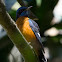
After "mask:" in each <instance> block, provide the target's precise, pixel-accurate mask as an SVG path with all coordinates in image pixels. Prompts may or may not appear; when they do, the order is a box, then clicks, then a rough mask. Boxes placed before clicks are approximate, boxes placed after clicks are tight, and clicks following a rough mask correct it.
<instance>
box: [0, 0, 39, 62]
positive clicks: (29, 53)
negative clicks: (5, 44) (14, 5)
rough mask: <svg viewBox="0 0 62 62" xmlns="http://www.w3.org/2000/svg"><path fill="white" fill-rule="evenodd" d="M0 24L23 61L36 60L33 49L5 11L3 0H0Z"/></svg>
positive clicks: (35, 61) (32, 61) (33, 61)
mask: <svg viewBox="0 0 62 62" xmlns="http://www.w3.org/2000/svg"><path fill="white" fill-rule="evenodd" d="M0 24H1V25H2V26H3V28H4V29H5V30H6V32H7V34H8V36H9V37H10V39H11V40H12V42H13V43H14V44H15V45H16V47H17V48H18V49H19V51H20V53H21V54H22V55H23V57H24V59H25V62H38V60H37V57H36V55H35V53H34V51H33V50H32V49H31V47H30V46H29V44H28V43H27V42H26V41H25V40H24V38H23V36H22V34H21V33H20V32H19V30H18V29H17V27H16V24H15V22H14V21H13V20H12V18H11V17H10V16H9V14H8V13H7V12H6V10H5V5H4V4H3V0H0Z"/></svg>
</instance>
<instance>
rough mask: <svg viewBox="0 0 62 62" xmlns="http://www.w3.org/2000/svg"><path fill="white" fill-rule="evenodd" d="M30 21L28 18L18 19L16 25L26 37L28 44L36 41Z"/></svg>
mask: <svg viewBox="0 0 62 62" xmlns="http://www.w3.org/2000/svg"><path fill="white" fill-rule="evenodd" d="M28 20H29V18H28V17H23V18H21V17H20V18H19V19H17V21H16V24H17V26H18V28H19V29H20V31H21V33H22V34H23V36H24V37H25V39H26V40H27V41H28V42H32V41H34V40H36V37H35V34H34V32H33V31H32V29H31V27H30V26H29V21H28Z"/></svg>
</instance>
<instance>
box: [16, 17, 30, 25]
mask: <svg viewBox="0 0 62 62" xmlns="http://www.w3.org/2000/svg"><path fill="white" fill-rule="evenodd" d="M27 20H29V18H28V17H25V16H22V17H19V18H18V19H17V21H16V23H17V24H24V22H25V21H27Z"/></svg>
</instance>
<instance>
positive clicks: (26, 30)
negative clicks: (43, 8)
mask: <svg viewBox="0 0 62 62" xmlns="http://www.w3.org/2000/svg"><path fill="white" fill-rule="evenodd" d="M31 7H32V6H30V7H20V8H19V9H18V10H17V12H16V24H17V26H18V28H19V30H20V31H21V33H22V34H23V36H24V37H25V39H26V40H27V42H31V43H30V44H31V45H32V47H33V48H34V50H35V53H36V55H37V56H38V59H39V62H46V59H45V57H44V48H43V45H42V41H41V36H40V33H39V26H38V24H37V23H36V22H35V21H33V20H32V19H30V18H29V15H30V13H29V9H30V8H31Z"/></svg>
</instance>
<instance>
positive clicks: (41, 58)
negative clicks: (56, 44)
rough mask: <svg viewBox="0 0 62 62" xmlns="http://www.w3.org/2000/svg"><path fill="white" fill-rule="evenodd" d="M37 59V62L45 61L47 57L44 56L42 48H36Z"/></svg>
mask: <svg viewBox="0 0 62 62" xmlns="http://www.w3.org/2000/svg"><path fill="white" fill-rule="evenodd" d="M38 59H39V62H47V59H46V58H45V56H44V52H42V50H38Z"/></svg>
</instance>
